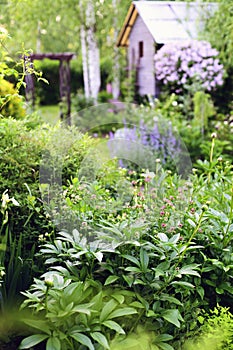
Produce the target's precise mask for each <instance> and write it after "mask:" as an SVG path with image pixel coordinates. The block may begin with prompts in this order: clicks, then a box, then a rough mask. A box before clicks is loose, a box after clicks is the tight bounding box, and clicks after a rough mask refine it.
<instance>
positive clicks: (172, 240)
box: [169, 233, 180, 243]
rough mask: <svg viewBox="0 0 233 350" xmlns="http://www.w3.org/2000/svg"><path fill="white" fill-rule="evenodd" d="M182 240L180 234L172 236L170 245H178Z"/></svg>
mask: <svg viewBox="0 0 233 350" xmlns="http://www.w3.org/2000/svg"><path fill="white" fill-rule="evenodd" d="M179 239H180V234H179V233H177V234H176V235H174V236H172V237H171V238H170V239H169V243H177V242H178V241H179Z"/></svg>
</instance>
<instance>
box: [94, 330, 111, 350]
mask: <svg viewBox="0 0 233 350" xmlns="http://www.w3.org/2000/svg"><path fill="white" fill-rule="evenodd" d="M91 336H92V338H93V339H94V340H95V341H97V343H99V344H100V345H102V346H103V347H104V349H110V347H109V344H108V341H107V338H106V337H105V336H104V335H103V334H102V333H100V332H92V333H91Z"/></svg>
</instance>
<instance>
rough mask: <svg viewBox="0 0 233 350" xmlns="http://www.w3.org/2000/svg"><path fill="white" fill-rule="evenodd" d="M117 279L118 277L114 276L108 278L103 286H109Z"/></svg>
mask: <svg viewBox="0 0 233 350" xmlns="http://www.w3.org/2000/svg"><path fill="white" fill-rule="evenodd" d="M118 279H119V277H118V276H114V275H113V276H108V278H107V279H106V281H105V283H104V285H105V286H107V285H108V284H111V283H113V282H115V281H117V280H118Z"/></svg>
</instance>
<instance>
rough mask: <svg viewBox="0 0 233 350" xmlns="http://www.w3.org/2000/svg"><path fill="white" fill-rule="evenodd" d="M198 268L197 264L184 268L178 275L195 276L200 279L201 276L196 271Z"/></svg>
mask: <svg viewBox="0 0 233 350" xmlns="http://www.w3.org/2000/svg"><path fill="white" fill-rule="evenodd" d="M198 266H199V265H195V264H193V265H187V266H184V267H182V268H181V269H180V270H179V271H178V274H180V275H193V276H197V277H200V274H199V273H198V272H197V271H195V270H194V269H196V268H197V267H198Z"/></svg>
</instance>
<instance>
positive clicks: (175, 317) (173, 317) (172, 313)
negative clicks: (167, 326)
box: [161, 309, 183, 328]
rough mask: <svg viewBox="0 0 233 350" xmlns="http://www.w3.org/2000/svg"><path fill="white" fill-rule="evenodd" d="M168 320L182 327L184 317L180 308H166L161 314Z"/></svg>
mask: <svg viewBox="0 0 233 350" xmlns="http://www.w3.org/2000/svg"><path fill="white" fill-rule="evenodd" d="M161 316H162V317H163V318H164V319H165V320H166V321H168V322H170V323H172V324H174V325H175V326H176V327H178V328H179V327H180V321H183V318H182V316H181V314H180V312H179V310H176V309H170V310H166V311H164V312H163V313H162V315H161Z"/></svg>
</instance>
